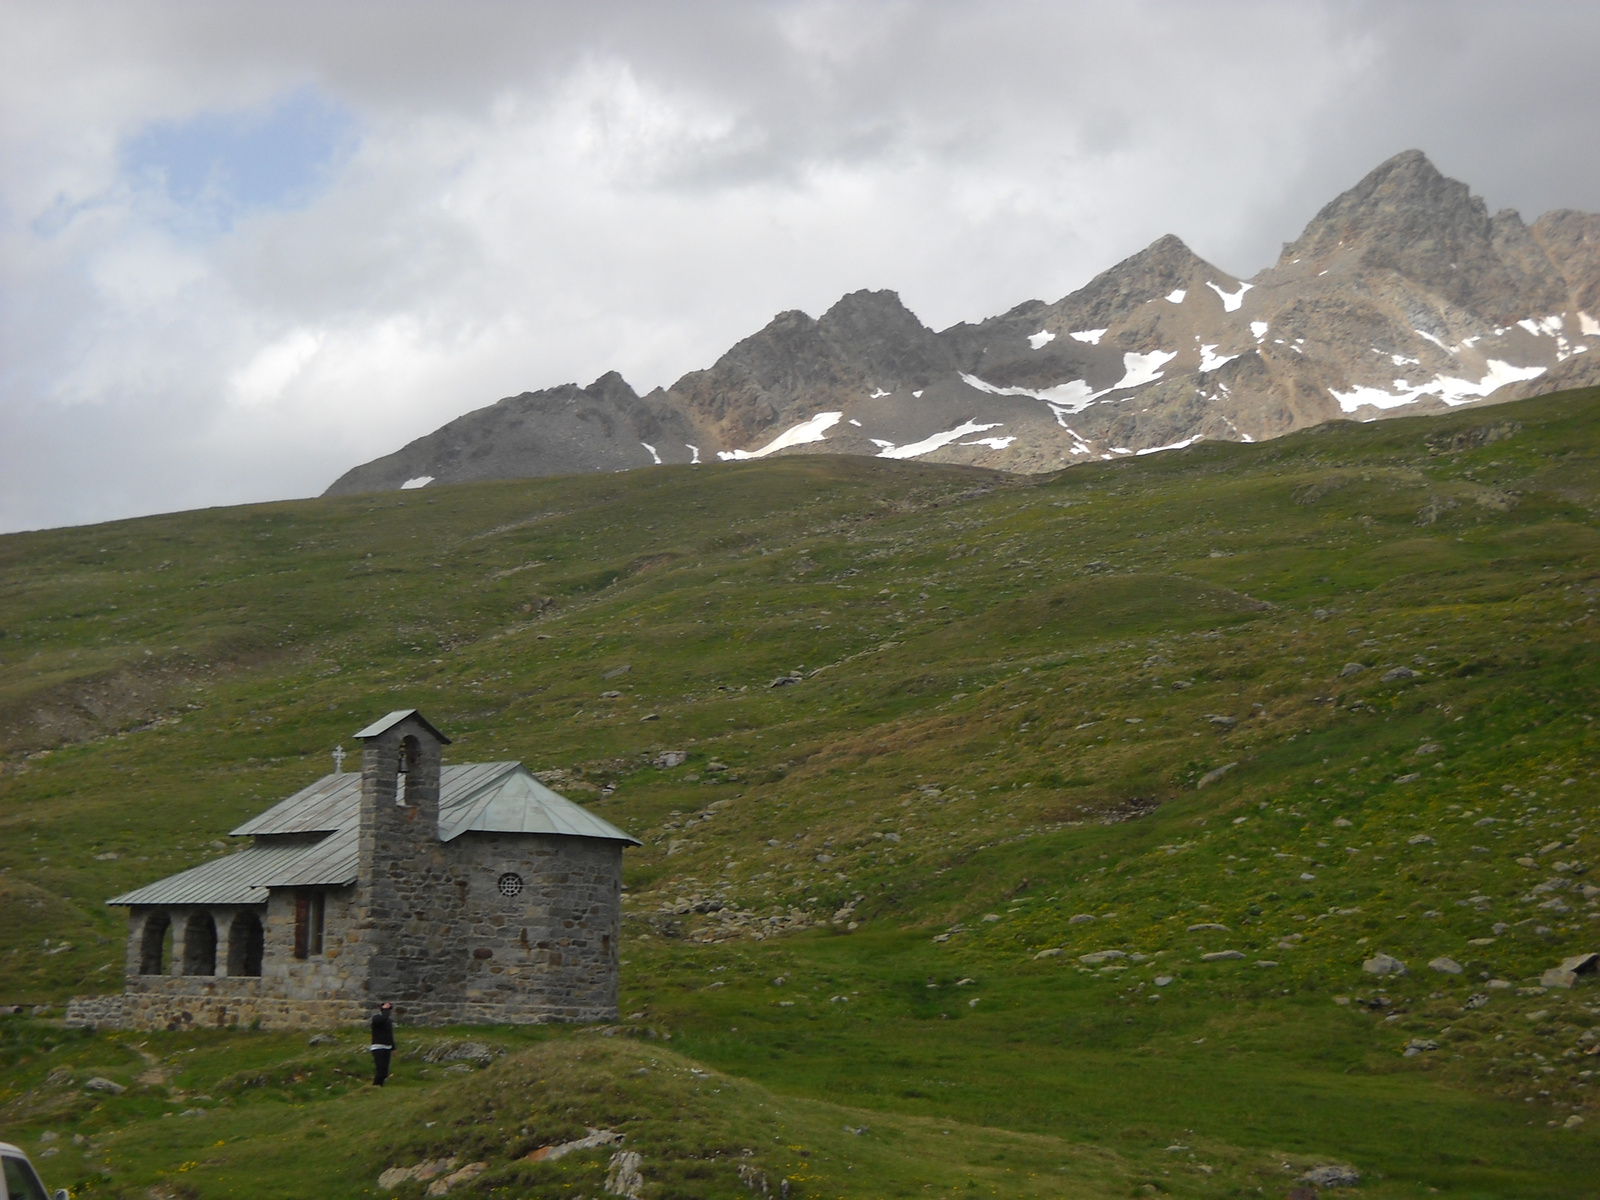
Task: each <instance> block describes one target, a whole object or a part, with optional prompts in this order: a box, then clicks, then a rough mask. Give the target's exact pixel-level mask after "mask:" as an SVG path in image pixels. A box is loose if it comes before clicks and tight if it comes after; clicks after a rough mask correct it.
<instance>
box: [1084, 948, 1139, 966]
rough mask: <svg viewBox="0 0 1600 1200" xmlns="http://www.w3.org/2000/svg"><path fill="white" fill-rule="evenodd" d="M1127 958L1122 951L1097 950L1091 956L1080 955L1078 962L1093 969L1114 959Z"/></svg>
mask: <svg viewBox="0 0 1600 1200" xmlns="http://www.w3.org/2000/svg"><path fill="white" fill-rule="evenodd" d="M1127 957H1128V956H1127V954H1126V953H1125V952H1124V951H1121V950H1095V951H1093V952H1092V953H1090V954H1080V955H1078V961H1079V962H1081V963H1085V964H1087V965H1088V966H1091V967H1093V966H1098V965H1099V964H1100V963H1103V962H1110V961H1111V960H1112V959H1114V958H1127Z"/></svg>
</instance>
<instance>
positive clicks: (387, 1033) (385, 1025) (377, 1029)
mask: <svg viewBox="0 0 1600 1200" xmlns="http://www.w3.org/2000/svg"><path fill="white" fill-rule="evenodd" d="M372 1044H373V1045H374V1046H388V1047H389V1048H390V1049H393V1048H394V1020H393V1018H391V1017H390V1016H389V1014H388V1013H379V1014H378V1015H377V1016H375V1017H373V1018H372Z"/></svg>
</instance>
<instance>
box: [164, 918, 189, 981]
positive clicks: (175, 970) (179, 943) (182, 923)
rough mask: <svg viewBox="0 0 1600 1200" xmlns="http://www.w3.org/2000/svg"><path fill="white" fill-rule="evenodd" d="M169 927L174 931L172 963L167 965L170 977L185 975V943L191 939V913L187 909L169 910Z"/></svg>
mask: <svg viewBox="0 0 1600 1200" xmlns="http://www.w3.org/2000/svg"><path fill="white" fill-rule="evenodd" d="M167 920H168V921H170V922H171V924H170V925H169V926H168V928H169V929H171V930H172V961H171V962H169V963H168V964H167V974H168V975H182V974H183V951H184V943H185V942H186V941H187V940H188V937H189V913H188V910H187V909H182V908H169V909H167Z"/></svg>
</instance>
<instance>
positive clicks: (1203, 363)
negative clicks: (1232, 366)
mask: <svg viewBox="0 0 1600 1200" xmlns="http://www.w3.org/2000/svg"><path fill="white" fill-rule="evenodd" d="M1219 344H1220V343H1217V342H1213V343H1211V345H1209V346H1201V347H1200V371H1201V373H1202V374H1204V373H1205V372H1206V371H1215V370H1216V369H1217V368H1218V367H1221V366H1226V365H1227V364H1228V363H1231V362H1232V361H1233V360H1234V359H1236V358H1238V357H1239V356H1238V355H1237V354H1218V353H1217V352H1216V350H1217V346H1218V345H1219Z"/></svg>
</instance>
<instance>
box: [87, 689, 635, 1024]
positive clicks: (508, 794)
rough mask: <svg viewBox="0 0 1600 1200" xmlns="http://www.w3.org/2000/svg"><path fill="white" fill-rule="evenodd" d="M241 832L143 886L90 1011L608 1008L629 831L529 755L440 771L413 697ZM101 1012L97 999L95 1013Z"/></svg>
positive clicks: (549, 1012)
mask: <svg viewBox="0 0 1600 1200" xmlns="http://www.w3.org/2000/svg"><path fill="white" fill-rule="evenodd" d="M355 736H356V737H357V739H359V741H360V742H361V771H360V773H359V774H354V773H345V772H342V771H338V770H336V771H335V772H334V773H333V774H331V775H324V776H323V777H322V778H321V779H319V780H317V781H316V782H315V783H313V784H311V785H310V786H309V787H306V788H303V789H301V790H300V791H298V792H296V793H295V794H294V795H292V796H290V797H289V798H288V799H287V800H284V801H283V802H281V803H280V804H278V805H276V806H274V807H273V808H270V809H268V810H267V811H266V812H264V813H262V814H261V815H260V816H258V817H255V818H254V819H252V820H249V821H246V822H245V823H244V824H243V825H241V826H239V828H237V829H235V830H234V831H233V836H235V837H242V838H249V839H250V843H249V845H247V846H246V847H245V848H244V849H242V850H240V851H238V852H237V853H234V854H230V855H227V856H225V857H223V858H218V859H215V860H213V861H211V862H208V863H203V864H201V865H200V866H198V867H194V868H191V869H190V870H187V871H183V872H181V873H179V874H177V875H172V876H169V877H168V878H166V879H162V880H159V881H157V882H155V883H152V884H149V885H147V886H145V887H141V888H137V889H135V890H134V891H131V892H127V893H125V894H123V895H121V896H117V897H114V898H113V899H111V900H108V901H107V902H106V903H108V904H113V905H123V906H126V907H127V909H128V912H129V921H128V957H127V972H126V982H125V987H124V990H123V993H122V995H121V996H120V997H118V998H117V1003H116V1004H115V1006H114V1007H115V1008H116V1009H117V1010H118V1011H116V1012H114V1013H112V1012H105V1013H100V1014H98V1019H97V1023H100V1024H119V1025H122V1026H123V1027H126V1028H135V1029H166V1028H184V1027H190V1026H200V1025H206V1026H220V1025H250V1024H254V1023H257V1022H259V1024H260V1025H261V1026H262V1027H264V1028H269V1029H274V1028H276V1029H281V1028H301V1027H306V1026H331V1025H342V1024H347V1023H350V1022H353V1021H360V1020H363V1019H365V1018H366V1017H368V1016H370V1014H371V1012H372V1009H373V1007H374V1006H375V1005H377V1004H378V1003H379V1002H381V1001H383V1000H389V1001H391V1002H393V1004H394V1006H395V1011H396V1015H397V1017H398V1018H399V1019H400V1020H402V1021H404V1022H405V1023H407V1024H412V1025H442V1024H457V1023H489V1022H542V1021H600V1020H615V1019H616V1016H617V937H618V926H619V922H620V916H621V895H622V851H623V848H624V847H625V846H630V845H632V846H637V845H639V842H638V841H637V840H635V839H634V838H631V837H629V836H628V835H627V834H625V833H623V832H622V831H621V830H620V829H618V828H616V827H615V826H614V825H611V824H608V823H607V822H605V821H603V820H601V819H600V818H599V817H596V816H594V815H593V814H592V813H588V812H585V811H584V810H583V809H582V808H580V807H578V805H576V804H574V803H572V802H571V801H570V800H568V799H566V798H565V797H563V796H560V795H557V794H556V793H555V792H553V791H551V790H550V789H549V788H547V787H545V786H544V785H543V784H541V783H540V782H539V781H538V780H537V779H535V778H534V777H533V775H532V774H531V773H530V772H529V771H528V769H527V768H526V767H524V766H523V765H522V764H521V763H516V762H495V763H463V764H459V765H453V766H444V765H443V761H442V751H443V749H444V747H445V746H447V745H449V743H450V739H449V738H447V737H445V736H444V734H442V733H440V732H439V731H438V730H437V729H435V728H434V727H433V726H432V725H431V724H430V723H429V722H428V720H427V719H426V718H425V717H423V716H422V714H421V713H419V712H417V711H416V710H415V709H403V710H401V711H398V712H392V713H390V714H389V715H388V716H386V717H384V718H383V719H382V720H379V721H377V722H375V723H373V724H371V725H369V726H367V727H366V728H365V729H363V730H361V731H360V732H359V733H357V734H356V735H355ZM88 1016H89V1019H96V1014H92V1013H91V1014H88Z"/></svg>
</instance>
